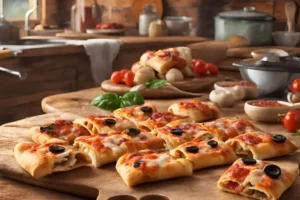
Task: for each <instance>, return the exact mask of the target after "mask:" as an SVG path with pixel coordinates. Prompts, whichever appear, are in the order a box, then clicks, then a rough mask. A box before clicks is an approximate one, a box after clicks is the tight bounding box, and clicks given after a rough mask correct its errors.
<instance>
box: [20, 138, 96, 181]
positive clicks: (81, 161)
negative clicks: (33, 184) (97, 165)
mask: <svg viewBox="0 0 300 200" xmlns="http://www.w3.org/2000/svg"><path fill="white" fill-rule="evenodd" d="M14 156H15V159H16V160H17V162H18V163H19V164H20V165H21V167H22V168H23V169H24V170H26V171H27V172H29V173H30V174H31V175H32V176H33V177H34V178H41V177H43V176H46V175H49V174H52V173H56V172H64V171H69V170H72V169H75V168H78V167H81V166H84V165H87V164H90V163H91V159H90V157H89V156H88V155H87V154H86V153H84V152H81V151H79V150H78V149H77V148H75V147H73V146H70V145H68V143H67V142H66V141H63V140H59V139H51V140H49V141H48V142H47V143H45V144H35V143H26V142H21V143H18V144H17V145H16V146H15V148H14Z"/></svg>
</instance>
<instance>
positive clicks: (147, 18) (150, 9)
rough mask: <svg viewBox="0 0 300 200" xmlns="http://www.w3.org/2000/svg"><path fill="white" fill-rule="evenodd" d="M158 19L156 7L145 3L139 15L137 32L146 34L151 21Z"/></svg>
mask: <svg viewBox="0 0 300 200" xmlns="http://www.w3.org/2000/svg"><path fill="white" fill-rule="evenodd" d="M157 19H159V16H158V13H157V11H156V7H155V5H154V4H145V5H144V10H143V12H141V14H140V16H139V34H140V35H143V36H147V35H148V30H149V25H150V23H151V22H153V21H155V20H157Z"/></svg>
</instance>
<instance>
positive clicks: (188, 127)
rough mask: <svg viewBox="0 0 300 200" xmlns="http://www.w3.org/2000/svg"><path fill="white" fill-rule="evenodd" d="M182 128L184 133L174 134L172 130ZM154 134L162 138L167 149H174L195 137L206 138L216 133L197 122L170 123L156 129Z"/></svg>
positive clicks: (212, 136)
mask: <svg viewBox="0 0 300 200" xmlns="http://www.w3.org/2000/svg"><path fill="white" fill-rule="evenodd" d="M175 129H181V130H182V131H183V132H182V134H173V133H172V130H175ZM151 133H152V134H153V135H157V137H159V138H162V139H163V140H164V141H165V143H166V148H167V149H174V148H176V147H177V146H178V145H180V144H183V143H185V142H189V141H192V140H195V139H199V140H205V139H207V138H209V139H211V138H214V137H215V136H216V135H215V134H214V133H210V132H209V131H207V130H206V129H205V128H203V126H202V125H201V124H197V123H179V124H177V123H170V124H168V125H167V126H164V127H162V128H158V129H154V130H153V131H152V132H151Z"/></svg>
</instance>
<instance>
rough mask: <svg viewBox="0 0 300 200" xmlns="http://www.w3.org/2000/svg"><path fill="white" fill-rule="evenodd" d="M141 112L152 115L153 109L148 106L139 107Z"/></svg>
mask: <svg viewBox="0 0 300 200" xmlns="http://www.w3.org/2000/svg"><path fill="white" fill-rule="evenodd" d="M141 111H143V112H144V113H152V112H153V109H152V108H151V107H148V106H143V107H141Z"/></svg>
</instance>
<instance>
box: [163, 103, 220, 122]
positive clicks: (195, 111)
mask: <svg viewBox="0 0 300 200" xmlns="http://www.w3.org/2000/svg"><path fill="white" fill-rule="evenodd" d="M182 103H183V104H184V103H189V104H191V105H192V104H193V105H197V104H198V103H199V104H203V105H204V106H207V107H208V110H203V109H202V108H200V107H196V106H195V107H184V106H182V105H181V104H182ZM168 111H169V112H171V113H173V114H175V115H182V116H189V117H190V118H192V119H193V120H194V121H196V122H203V121H207V120H213V119H216V118H218V117H219V116H220V111H219V109H218V108H217V107H216V106H214V105H213V104H210V103H205V102H199V101H196V100H194V101H192V102H180V103H175V104H172V105H171V106H170V107H169V108H168Z"/></svg>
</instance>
